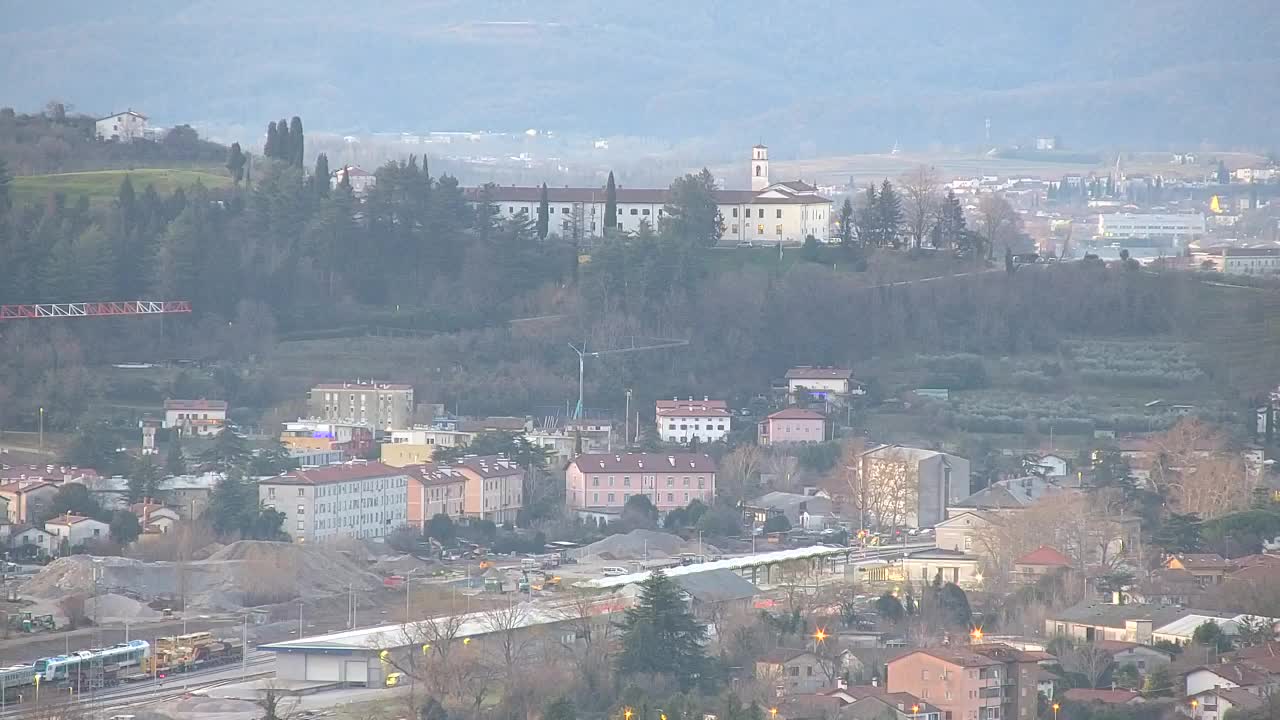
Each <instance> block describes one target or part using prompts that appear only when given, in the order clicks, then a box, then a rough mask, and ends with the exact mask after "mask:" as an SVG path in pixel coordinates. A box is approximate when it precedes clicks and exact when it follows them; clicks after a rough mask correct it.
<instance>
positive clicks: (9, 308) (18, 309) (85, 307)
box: [0, 300, 191, 320]
mask: <svg viewBox="0 0 1280 720" xmlns="http://www.w3.org/2000/svg"><path fill="white" fill-rule="evenodd" d="M189 312H191V301H190V300H118V301H112V302H78V303H46V304H42V305H0V320H21V319H28V318H57V317H105V316H111V315H165V314H172V313H189Z"/></svg>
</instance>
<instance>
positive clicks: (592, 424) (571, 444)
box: [524, 420, 636, 468]
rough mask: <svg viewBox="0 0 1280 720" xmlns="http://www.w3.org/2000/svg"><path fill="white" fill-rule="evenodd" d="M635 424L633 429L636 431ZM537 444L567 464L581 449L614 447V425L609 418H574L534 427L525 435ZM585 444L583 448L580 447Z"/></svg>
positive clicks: (559, 464)
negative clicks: (575, 419)
mask: <svg viewBox="0 0 1280 720" xmlns="http://www.w3.org/2000/svg"><path fill="white" fill-rule="evenodd" d="M635 430H636V428H635V426H631V427H630V430H629V432H632V433H634V432H635ZM524 437H525V439H526V440H528V441H529V442H530V443H532V444H533V445H535V446H537V447H540V448H543V449H544V450H548V451H550V453H551V456H552V457H551V460H552V463H553V464H554V465H555V466H556V467H557V468H560V467H564V466H565V465H566V464H567V463H568V462H569V461H570V460H572V459H573V456H574V455H577V454H578V452H579V451H581V452H589V453H603V452H610V451H612V450H613V440H614V438H613V425H612V424H611V423H610V422H609V421H607V420H581V421H570V422H567V423H565V424H564V425H563V426H559V427H556V426H545V427H541V428H534V429H532V430H529V431H527V432H526V433H525V434H524ZM579 443H581V450H579Z"/></svg>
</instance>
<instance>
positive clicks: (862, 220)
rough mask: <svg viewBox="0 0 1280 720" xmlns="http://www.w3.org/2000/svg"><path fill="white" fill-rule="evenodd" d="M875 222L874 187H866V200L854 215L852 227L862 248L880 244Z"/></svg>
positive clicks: (872, 184) (871, 185)
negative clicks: (855, 230)
mask: <svg viewBox="0 0 1280 720" xmlns="http://www.w3.org/2000/svg"><path fill="white" fill-rule="evenodd" d="M877 224H878V223H877V221H876V186H875V183H871V184H870V185H867V195H866V200H865V201H864V202H863V204H862V207H860V208H858V211H857V213H856V214H855V215H854V226H855V227H856V228H857V231H858V232H857V235H858V243H859V244H861V245H862V246H863V247H869V246H872V245H879V244H880V237H879V236H878V234H877Z"/></svg>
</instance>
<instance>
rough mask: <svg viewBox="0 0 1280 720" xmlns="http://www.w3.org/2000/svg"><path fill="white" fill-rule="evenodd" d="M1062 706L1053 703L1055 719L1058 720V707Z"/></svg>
mask: <svg viewBox="0 0 1280 720" xmlns="http://www.w3.org/2000/svg"><path fill="white" fill-rule="evenodd" d="M1060 707H1062V706H1061V705H1059V704H1058V703H1054V704H1053V720H1058V708H1060Z"/></svg>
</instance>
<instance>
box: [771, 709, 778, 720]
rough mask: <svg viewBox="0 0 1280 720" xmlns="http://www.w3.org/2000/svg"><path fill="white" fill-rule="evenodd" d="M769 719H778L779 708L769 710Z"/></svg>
mask: <svg viewBox="0 0 1280 720" xmlns="http://www.w3.org/2000/svg"><path fill="white" fill-rule="evenodd" d="M769 717H771V718H776V717H778V708H776V707H771V708H769Z"/></svg>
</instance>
